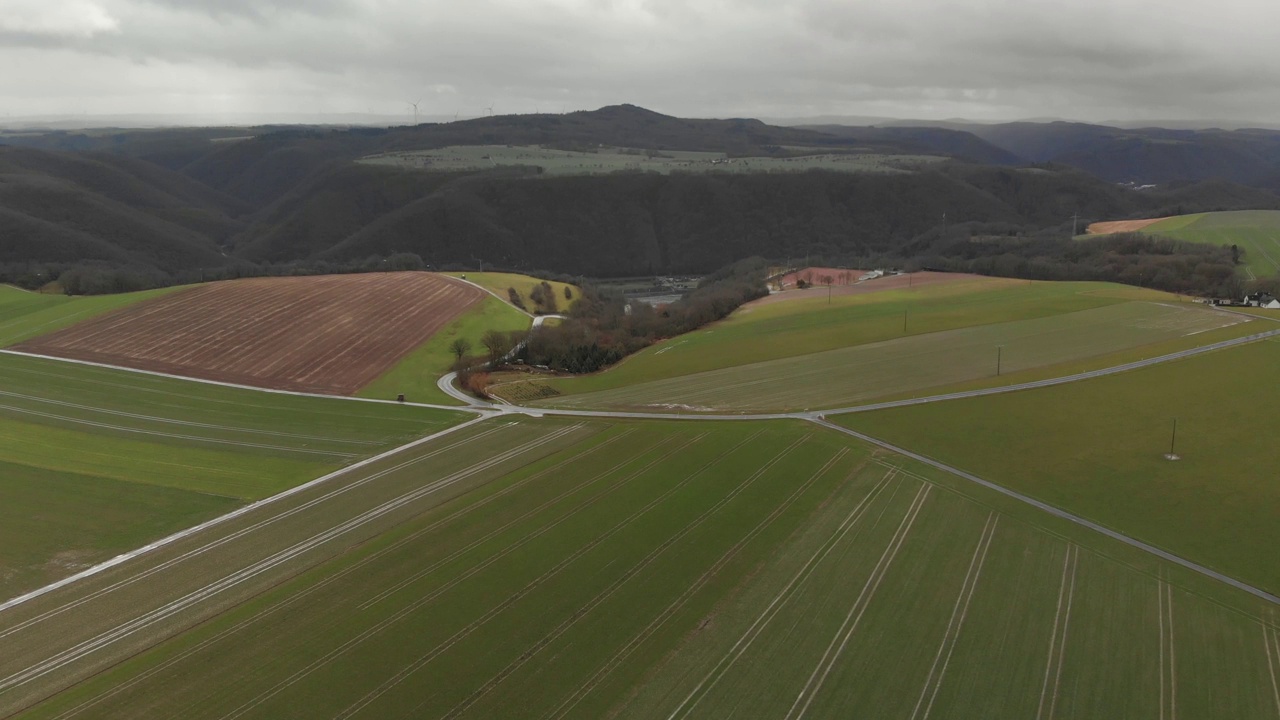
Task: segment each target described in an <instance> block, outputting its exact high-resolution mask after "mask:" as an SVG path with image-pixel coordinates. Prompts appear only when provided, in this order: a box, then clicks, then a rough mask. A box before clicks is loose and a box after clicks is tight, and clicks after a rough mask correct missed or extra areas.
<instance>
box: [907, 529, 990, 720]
mask: <svg viewBox="0 0 1280 720" xmlns="http://www.w3.org/2000/svg"><path fill="white" fill-rule="evenodd" d="M999 520H1000V516H999V514H997V513H996V511H995V510H991V511H990V514H988V515H987V524H986V525H984V526H983V528H982V535H980V536H979V537H978V545H977V547H975V548H974V549H973V558H971V559H970V560H969V570H968V571H967V572H966V573H965V576H964V582H963V583H961V585H960V595H959V596H958V597H956V604H955V607H953V608H952V609H951V619H950V620H948V621H947V631H946V632H945V633H943V635H942V642H941V643H940V644H939V645H938V654H937V655H935V656H934V658H933V665H931V666H930V667H929V674H928V676H927V677H926V678H925V683H924V687H923V688H921V689H920V699H919V700H917V701H916V706H915V709H913V710H912V711H911V720H915V717H916V714H917V713H919V712H920V705H921V703H924V699H925V696H926V695H927V696H928V697H929V703H928V704H927V705H925V706H924V715H922V716H921V717H922V720H928V717H929V713H931V712H933V703H934V701H935V700H937V699H938V691H939V690H941V689H942V681H943V679H944V678H946V676H947V667H948V666H949V665H950V664H951V655H952V653H953V652H955V649H956V644H957V643H959V642H960V632H961V631H962V630H963V629H964V620H965V617H967V616H968V614H969V603H970V602H971V601H972V600H973V594H974V592H975V591H976V590H977V589H978V580H979V579H981V577H982V566H983V565H985V564H986V562H987V551H988V550H990V549H991V540H992V539H993V538H994V537H995V535H996V525H997V523H998V522H999ZM953 627H954V628H955V632H954V633H953V632H952V628H953ZM944 651H945V652H946V656H945V657H944V656H943V652H944ZM939 661H941V662H942V669H941V670H938V662H939ZM935 671H936V672H937V673H938V675H937V678H936V679H935V678H934V672H935ZM930 686H932V688H933V692H930V691H929V688H930Z"/></svg>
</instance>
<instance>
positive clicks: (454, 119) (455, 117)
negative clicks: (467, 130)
mask: <svg viewBox="0 0 1280 720" xmlns="http://www.w3.org/2000/svg"><path fill="white" fill-rule="evenodd" d="M461 114H462V111H461V110H459V111H458V112H456V113H454V114H453V121H454V122H458V115H461Z"/></svg>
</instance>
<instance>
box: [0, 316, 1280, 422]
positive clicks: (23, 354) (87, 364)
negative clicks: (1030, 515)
mask: <svg viewBox="0 0 1280 720" xmlns="http://www.w3.org/2000/svg"><path fill="white" fill-rule="evenodd" d="M1275 334H1277V335H1280V330H1278V331H1276V333H1275ZM0 353H2V354H5V355H14V356H17V357H26V358H34V359H37V360H56V361H58V362H64V363H71V364H73V365H83V366H85V367H95V368H101V369H103V370H119V371H122V372H130V373H136V374H138V375H150V376H151V377H158V378H167V379H169V380H185V381H187V382H195V383H201V384H204V385H213V386H216V387H226V388H234V389H236V390H253V391H255V392H263V393H272V394H275V395H292V396H294V397H309V398H323V399H325V400H334V399H338V400H343V401H346V402H362V403H375V404H378V405H408V406H410V407H421V408H431V409H433V410H452V411H455V412H465V413H477V412H483V411H484V409H483V408H478V407H468V406H465V405H462V406H459V405H434V404H431V403H418V402H404V403H400V402H396V401H395V400H380V399H378V398H362V397H352V396H349V395H326V394H324V393H313V392H302V391H299V390H279V389H276V388H264V387H258V386H256V385H245V384H243V383H232V382H224V381H221V380H207V379H205V378H197V377H189V376H187V375H175V374H174V373H166V372H157V371H155V370H142V369H139V368H131V367H125V366H123V365H111V364H109V363H101V362H94V361H92V360H76V359H74V358H64V357H58V356H56V355H41V354H39V353H31V352H23V351H20V350H6V349H0ZM100 384H103V385H110V384H111V383H100ZM120 387H130V386H120ZM156 392H163V391H156ZM488 409H489V410H492V408H488Z"/></svg>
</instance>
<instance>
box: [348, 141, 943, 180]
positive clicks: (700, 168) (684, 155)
mask: <svg viewBox="0 0 1280 720" xmlns="http://www.w3.org/2000/svg"><path fill="white" fill-rule="evenodd" d="M944 159H945V158H942V157H938V156H932V155H876V154H870V153H867V154H849V153H826V152H822V151H821V150H820V149H817V148H814V149H813V154H810V155H804V156H800V157H786V158H783V157H734V158H731V157H729V156H727V155H725V154H724V153H718V152H684V151H676V150H664V151H662V152H661V153H659V154H657V155H654V156H652V157H650V156H648V155H646V154H645V152H644V151H643V150H636V149H631V148H600V149H598V150H595V151H591V152H578V151H571V150H555V149H552V148H545V147H540V146H512V145H465V146H452V147H445V148H439V149H435V150H417V151H409V152H395V153H387V154H384V155H373V156H370V157H366V158H362V159H360V160H359V161H358V162H362V163H367V164H370V165H389V166H392V167H399V168H410V169H417V170H435V171H453V172H458V171H468V170H488V169H491V168H495V167H527V168H542V170H541V172H543V173H545V174H547V175H601V174H605V173H614V172H656V173H662V174H664V175H665V174H668V173H672V172H685V173H698V172H802V171H805V170H834V171H838V172H875V173H900V172H910V171H911V169H912V168H914V167H915V166H918V165H920V164H922V163H932V162H938V161H940V160H944Z"/></svg>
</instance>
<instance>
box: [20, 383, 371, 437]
mask: <svg viewBox="0 0 1280 720" xmlns="http://www.w3.org/2000/svg"><path fill="white" fill-rule="evenodd" d="M0 396H3V397H12V398H18V399H21V400H30V401H32V402H37V403H45V404H48V405H58V406H59V407H67V408H72V409H74V410H86V411H88V412H92V413H99V414H102V415H113V416H115V417H123V418H129V419H131V420H143V421H146V422H155V423H162V424H165V425H180V426H183V427H195V428H202V429H206V430H224V431H227V432H233V433H246V434H251V435H271V436H274V437H283V438H294V439H297V440H314V441H318V442H326V443H339V444H344V445H378V444H379V443H378V442H377V441H376V440H352V439H349V438H335V437H323V436H319V435H304V434H301V433H290V432H281V431H278V430H264V429H263V430H260V429H256V428H246V427H235V426H233V425H217V424H214V423H201V422H193V421H191V420H177V419H174V418H166V417H159V416H157V415H143V414H141V413H131V412H124V411H122V410H110V409H107V408H101V407H95V406H93V405H81V404H79V403H72V402H66V401H64V400H54V399H52V398H45V397H38V396H36V395H23V394H22V393H15V392H8V391H5V390H0Z"/></svg>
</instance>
